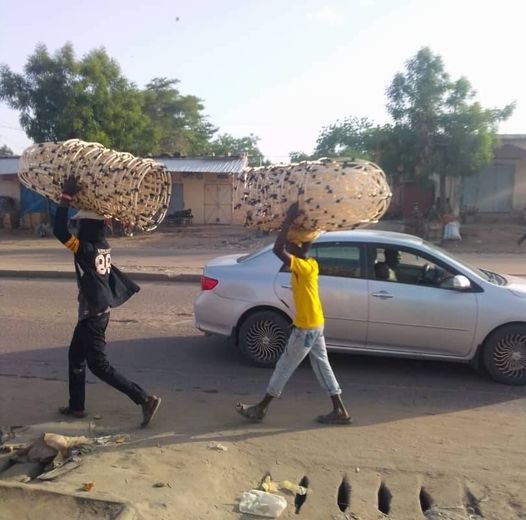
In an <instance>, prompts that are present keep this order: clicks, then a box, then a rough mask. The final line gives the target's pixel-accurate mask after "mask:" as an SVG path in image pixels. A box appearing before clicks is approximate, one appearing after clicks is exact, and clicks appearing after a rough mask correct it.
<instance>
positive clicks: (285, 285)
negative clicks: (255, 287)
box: [281, 283, 292, 289]
mask: <svg viewBox="0 0 526 520" xmlns="http://www.w3.org/2000/svg"><path fill="white" fill-rule="evenodd" d="M281 287H283V289H292V285H289V284H286V283H282V284H281Z"/></svg>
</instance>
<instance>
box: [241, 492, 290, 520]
mask: <svg viewBox="0 0 526 520" xmlns="http://www.w3.org/2000/svg"><path fill="white" fill-rule="evenodd" d="M286 507H287V501H286V500H285V499H284V498H283V497H280V496H279V495H274V494H272V493H267V492H266V491H260V490H258V489H251V490H250V491H245V492H244V493H242V494H241V499H240V501H239V511H240V512H241V513H246V514H249V515H259V516H264V517H266V518H278V517H279V516H280V515H281V513H283V511H284V510H285V508H286Z"/></svg>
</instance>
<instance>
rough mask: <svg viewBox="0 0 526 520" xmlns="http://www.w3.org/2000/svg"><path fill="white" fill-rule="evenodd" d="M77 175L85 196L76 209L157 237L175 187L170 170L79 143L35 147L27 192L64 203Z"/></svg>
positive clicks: (27, 160)
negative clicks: (153, 232)
mask: <svg viewBox="0 0 526 520" xmlns="http://www.w3.org/2000/svg"><path fill="white" fill-rule="evenodd" d="M70 175H74V176H75V178H76V179H77V181H78V184H79V187H80V191H79V192H78V193H77V194H76V195H75V197H74V199H73V202H72V206H74V207H75V208H77V209H87V210H91V211H95V212H96V213H98V214H100V215H106V216H109V217H113V218H115V219H117V220H120V221H122V222H127V223H129V224H132V225H133V226H134V227H136V228H138V229H142V230H144V231H151V230H152V229H155V228H156V227H157V226H158V225H159V224H160V223H161V222H162V220H163V218H164V216H165V215H166V211H167V209H168V204H169V202H170V193H171V189H172V182H171V178H170V174H169V172H168V171H167V170H166V168H165V167H164V166H163V165H161V164H159V163H157V162H155V161H153V160H152V159H139V158H137V157H134V156H133V155H131V154H129V153H124V152H116V151H114V150H109V149H107V148H105V147H104V146H102V145H101V144H98V143H86V142H84V141H79V140H78V139H71V140H69V141H64V142H53V143H42V144H35V145H33V146H31V147H29V148H27V149H26V150H25V151H24V153H23V155H22V157H21V159H20V163H19V170H18V177H19V179H20V182H22V184H24V185H25V186H26V187H27V188H29V189H31V190H33V191H36V192H37V193H39V194H40V195H43V196H44V197H47V198H48V199H50V200H52V201H54V202H59V201H60V195H61V191H62V190H61V186H62V183H63V182H64V181H65V180H66V179H67V178H68V177H69V176H70Z"/></svg>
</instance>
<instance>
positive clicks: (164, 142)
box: [142, 78, 216, 155]
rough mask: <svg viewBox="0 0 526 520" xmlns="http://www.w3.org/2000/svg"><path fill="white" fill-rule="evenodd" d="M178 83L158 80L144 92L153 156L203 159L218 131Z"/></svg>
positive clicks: (169, 80) (145, 111)
mask: <svg viewBox="0 0 526 520" xmlns="http://www.w3.org/2000/svg"><path fill="white" fill-rule="evenodd" d="M177 83H178V80H175V79H167V78H154V79H153V80H152V81H151V82H150V83H148V85H146V88H145V89H144V91H143V92H142V100H143V101H142V102H143V110H144V113H145V114H146V116H147V117H148V124H147V132H148V134H149V135H150V136H151V138H152V140H153V142H154V143H155V144H154V146H153V149H152V150H151V153H154V154H159V153H161V154H163V153H166V154H174V153H178V154H181V155H199V154H203V153H205V152H206V150H207V148H208V146H209V141H210V139H211V137H212V136H213V134H214V133H215V132H216V129H215V128H214V127H213V126H212V125H211V124H210V123H209V122H208V121H207V119H206V117H205V116H204V114H203V110H204V106H203V104H202V102H201V100H200V99H199V98H197V97H195V96H189V95H186V96H184V95H182V94H181V93H180V92H179V90H178V89H177V88H175V85H177Z"/></svg>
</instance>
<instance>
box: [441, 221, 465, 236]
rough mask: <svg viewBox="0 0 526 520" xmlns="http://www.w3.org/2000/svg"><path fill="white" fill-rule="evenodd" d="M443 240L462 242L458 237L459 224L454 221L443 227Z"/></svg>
mask: <svg viewBox="0 0 526 520" xmlns="http://www.w3.org/2000/svg"><path fill="white" fill-rule="evenodd" d="M444 240H462V237H461V236H460V222H459V221H458V220H454V221H453V222H449V223H448V224H446V225H445V226H444Z"/></svg>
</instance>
